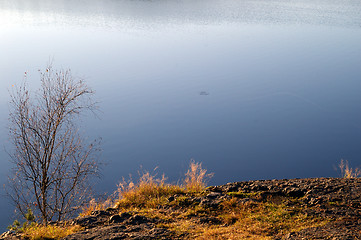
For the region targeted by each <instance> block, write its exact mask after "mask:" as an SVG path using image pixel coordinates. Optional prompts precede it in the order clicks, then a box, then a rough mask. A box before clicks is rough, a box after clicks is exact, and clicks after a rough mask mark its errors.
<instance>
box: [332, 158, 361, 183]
mask: <svg viewBox="0 0 361 240" xmlns="http://www.w3.org/2000/svg"><path fill="white" fill-rule="evenodd" d="M338 167H339V169H340V171H341V176H342V177H344V178H358V177H361V169H360V168H351V167H350V166H349V164H348V161H347V160H343V159H341V162H340V164H339V165H338Z"/></svg>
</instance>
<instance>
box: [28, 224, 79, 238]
mask: <svg viewBox="0 0 361 240" xmlns="http://www.w3.org/2000/svg"><path fill="white" fill-rule="evenodd" d="M81 230H83V228H82V227H80V226H78V225H75V226H67V225H64V226H55V225H47V226H45V225H40V224H36V225H35V226H32V227H29V228H26V229H25V230H24V236H25V238H26V239H31V240H40V239H61V238H64V237H66V236H68V235H70V234H72V233H75V232H78V231H81Z"/></svg>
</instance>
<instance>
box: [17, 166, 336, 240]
mask: <svg viewBox="0 0 361 240" xmlns="http://www.w3.org/2000/svg"><path fill="white" fill-rule="evenodd" d="M210 176H211V175H210V174H207V171H206V170H205V169H203V168H202V166H201V164H199V163H196V162H194V161H193V160H192V161H191V163H190V167H189V171H187V173H186V178H185V180H184V181H183V182H181V183H180V184H169V183H166V178H165V176H164V175H161V177H157V175H156V174H151V173H150V172H147V171H145V172H143V173H142V174H140V178H139V180H138V181H137V182H134V181H132V180H128V181H125V180H124V179H123V181H122V182H121V183H120V184H119V186H118V190H117V192H116V195H113V198H108V199H106V200H105V201H96V200H94V199H93V200H91V201H90V202H89V204H88V205H87V206H86V207H84V208H83V212H82V213H81V216H83V217H84V216H87V215H92V214H93V213H92V212H93V211H95V210H106V211H107V209H110V210H109V211H111V212H112V214H114V213H115V214H118V213H119V214H120V215H122V213H124V214H125V215H127V214H128V216H135V214H136V215H138V216H139V215H140V216H144V217H146V218H149V219H157V221H155V223H154V224H155V227H156V228H161V229H167V230H169V231H170V232H169V234H170V235H167V236H169V238H170V239H172V238H173V237H174V238H176V239H198V240H202V239H207V240H211V239H257V240H258V239H272V238H274V237H275V236H284V235H285V234H287V233H289V232H298V231H300V230H302V229H306V228H310V227H318V226H324V225H325V224H327V223H328V222H329V221H330V220H329V219H328V218H326V217H318V216H316V215H309V214H308V211H307V208H308V207H309V206H307V205H305V204H304V202H303V200H302V199H303V197H289V196H287V195H282V194H279V195H277V194H276V195H267V194H266V195H265V194H263V192H262V191H258V190H255V191H244V190H241V189H239V191H234V192H231V191H229V192H227V193H226V194H225V193H224V194H223V195H221V196H222V197H221V198H218V197H215V196H220V195H219V194H220V193H219V194H218V193H217V190H216V192H214V191H212V189H213V190H215V189H217V187H209V188H206V183H205V182H206V181H207V180H208V179H209V177H210ZM212 199H213V200H214V199H216V200H214V201H213V200H212ZM329 205H330V206H331V205H333V204H332V203H330V204H329ZM99 212H100V211H99ZM96 214H98V213H96ZM120 215H119V216H120ZM92 216H94V215H92ZM107 219H108V218H107ZM106 221H107V223H109V222H108V220H106ZM80 230H82V228H81V227H80V226H77V225H75V226H70V225H67V224H66V223H64V224H63V225H48V226H45V225H39V224H35V225H32V226H31V227H27V228H25V229H24V230H23V234H24V236H25V237H27V238H29V239H46V238H52V239H60V238H62V237H64V236H66V235H68V234H71V233H73V232H76V231H80Z"/></svg>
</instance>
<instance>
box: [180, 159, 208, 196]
mask: <svg viewBox="0 0 361 240" xmlns="http://www.w3.org/2000/svg"><path fill="white" fill-rule="evenodd" d="M212 177H213V173H207V170H206V169H203V168H202V163H198V162H195V161H194V160H193V159H192V160H191V162H190V164H189V169H188V171H187V172H186V174H185V179H184V183H183V185H184V187H185V188H186V189H187V191H189V192H201V191H203V190H204V189H205V187H206V185H207V181H208V180H209V179H210V178H212Z"/></svg>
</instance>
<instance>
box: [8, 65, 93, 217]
mask: <svg viewBox="0 0 361 240" xmlns="http://www.w3.org/2000/svg"><path fill="white" fill-rule="evenodd" d="M40 78H41V89H40V90H39V91H38V92H37V93H36V94H35V96H34V97H32V96H31V95H30V92H29V90H28V87H27V85H26V84H23V85H21V86H20V87H18V88H16V89H15V90H14V91H13V92H12V93H11V94H10V95H11V101H10V109H11V110H10V115H9V120H10V124H11V127H10V128H9V135H10V138H11V140H12V143H13V147H14V148H13V151H12V152H11V154H10V155H11V159H12V162H13V164H14V167H13V175H12V177H11V178H9V184H8V185H9V191H8V193H9V196H10V198H11V200H12V201H13V202H14V204H15V206H16V208H17V209H18V210H19V212H20V213H22V214H23V215H25V214H26V213H27V210H28V209H29V208H30V209H32V210H33V212H34V213H35V214H36V216H37V217H38V218H39V219H41V220H42V221H43V222H44V223H47V222H49V221H52V220H54V219H55V220H61V219H62V218H64V217H68V216H70V215H71V214H72V213H74V211H75V210H76V209H77V206H80V205H81V204H82V203H83V202H84V201H85V200H87V198H86V193H87V192H88V184H87V183H88V180H89V178H90V177H92V176H96V175H98V172H99V161H98V157H97V156H98V155H97V152H98V151H99V141H94V142H93V143H91V144H89V145H87V144H86V143H85V141H84V139H83V138H82V136H81V135H80V134H79V131H78V128H77V124H76V123H77V120H78V118H79V116H80V115H81V114H82V113H83V112H85V111H92V112H93V111H95V110H96V108H97V106H96V103H95V102H93V101H92V96H93V94H94V92H93V91H92V90H91V89H90V88H89V87H88V86H87V85H86V84H85V83H84V82H83V81H82V80H78V79H75V78H74V77H73V76H72V74H71V71H70V70H65V71H64V70H60V71H56V70H53V69H52V67H51V66H49V67H47V68H46V70H45V71H44V72H42V73H41V74H40Z"/></svg>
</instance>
